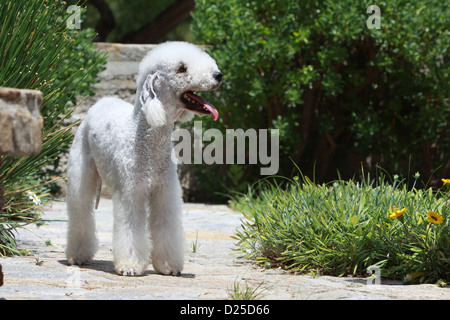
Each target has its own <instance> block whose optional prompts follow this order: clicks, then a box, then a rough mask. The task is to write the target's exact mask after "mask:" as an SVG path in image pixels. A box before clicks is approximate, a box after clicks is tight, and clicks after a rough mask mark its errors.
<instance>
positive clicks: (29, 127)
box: [0, 88, 43, 156]
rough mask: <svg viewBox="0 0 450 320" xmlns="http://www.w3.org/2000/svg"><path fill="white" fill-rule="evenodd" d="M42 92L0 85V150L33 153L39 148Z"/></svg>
mask: <svg viewBox="0 0 450 320" xmlns="http://www.w3.org/2000/svg"><path fill="white" fill-rule="evenodd" d="M41 103H42V92H40V91H36V90H28V89H14V88H0V154H3V155H7V156H28V155H36V154H38V153H39V152H40V151H41V146H42V128H43V120H42V117H41V116H40V113H39V110H40V107H41Z"/></svg>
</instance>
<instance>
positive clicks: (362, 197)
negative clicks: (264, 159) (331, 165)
mask: <svg viewBox="0 0 450 320" xmlns="http://www.w3.org/2000/svg"><path fill="white" fill-rule="evenodd" d="M418 177H419V175H417V174H416V176H415V177H414V178H415V179H416V180H417V179H418ZM386 180H387V179H385V177H384V176H383V175H380V177H379V178H378V179H376V180H371V179H370V177H369V178H366V179H364V181H362V182H355V181H353V180H350V181H342V180H338V181H335V182H332V183H329V184H321V185H318V184H316V183H313V182H312V181H311V180H310V179H309V178H308V177H304V176H301V177H296V178H294V179H293V180H290V181H289V183H287V185H285V186H283V187H282V186H281V185H280V184H278V183H276V182H270V181H268V180H265V181H264V182H261V183H260V184H259V185H257V186H255V187H253V188H252V189H250V190H249V192H248V194H247V195H245V196H244V197H241V198H239V199H237V201H235V202H234V206H235V209H238V210H240V211H242V212H243V214H244V217H245V219H244V220H243V222H242V231H238V232H237V238H238V239H239V245H240V248H241V250H242V252H243V253H244V254H245V256H246V257H247V258H251V259H254V260H255V261H256V262H257V263H261V264H262V265H272V266H275V267H282V268H284V269H286V270H290V271H293V272H312V271H313V272H320V273H321V274H329V275H335V276H345V275H353V276H365V275H366V270H367V268H368V267H370V266H374V265H375V266H378V267H379V268H380V269H381V275H382V276H384V277H392V278H397V279H406V283H417V282H420V283H430V282H436V281H437V280H439V279H445V281H447V282H448V281H449V279H450V240H449V239H450V237H449V222H448V220H449V219H448V209H447V208H448V202H449V194H450V192H449V191H448V189H450V188H448V185H446V186H443V187H442V188H441V189H439V190H432V189H431V188H430V189H420V190H418V189H415V188H414V187H413V188H412V189H411V190H408V188H407V184H406V183H405V181H401V180H400V179H399V177H398V176H394V179H393V182H391V183H387V182H386ZM443 181H444V180H443ZM414 185H415V183H414ZM446 190H447V191H446ZM256 194H257V195H256ZM430 212H431V216H433V217H430ZM439 217H440V218H439Z"/></svg>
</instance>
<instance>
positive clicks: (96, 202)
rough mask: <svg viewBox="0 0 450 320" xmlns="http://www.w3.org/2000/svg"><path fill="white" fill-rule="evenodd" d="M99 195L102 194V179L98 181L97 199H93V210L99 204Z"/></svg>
mask: <svg viewBox="0 0 450 320" xmlns="http://www.w3.org/2000/svg"><path fill="white" fill-rule="evenodd" d="M101 193H102V179H98V184H97V198H96V199H95V210H97V208H98V204H99V203H100V194H101Z"/></svg>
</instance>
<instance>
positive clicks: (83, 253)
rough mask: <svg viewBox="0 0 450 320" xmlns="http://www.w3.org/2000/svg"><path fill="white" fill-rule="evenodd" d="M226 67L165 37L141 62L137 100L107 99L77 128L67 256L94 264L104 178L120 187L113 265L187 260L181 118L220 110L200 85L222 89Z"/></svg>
mask: <svg viewBox="0 0 450 320" xmlns="http://www.w3.org/2000/svg"><path fill="white" fill-rule="evenodd" d="M221 81H222V73H221V72H220V71H219V69H218V67H217V65H216V62H215V61H214V60H213V59H212V58H211V57H210V56H209V55H208V54H207V53H206V52H204V51H203V50H201V49H199V48H198V47H196V46H195V45H193V44H189V43H186V42H166V43H164V44H161V45H159V46H157V47H155V48H154V49H153V50H151V51H150V52H149V53H148V54H147V55H146V56H145V58H144V59H143V60H142V62H141V64H140V66H139V73H138V78H137V96H136V103H135V105H134V107H133V105H131V104H129V103H126V102H124V101H122V100H119V99H117V98H103V99H101V100H100V101H98V102H97V103H96V104H95V105H94V106H93V107H92V108H90V109H89V112H88V113H87V116H86V118H85V119H84V121H83V122H82V123H81V125H80V127H79V129H78V130H77V132H76V135H75V138H74V141H73V145H72V147H71V150H70V154H69V163H68V169H67V178H68V181H67V199H66V200H67V211H68V216H69V220H68V224H69V225H68V231H67V246H66V255H67V260H68V263H69V264H70V265H71V264H79V265H83V264H86V263H89V262H90V261H91V260H92V259H93V257H94V254H95V253H96V251H97V249H98V240H97V237H96V230H95V217H94V203H95V199H96V195H97V201H98V194H99V190H100V189H101V184H102V181H103V182H104V183H106V184H108V185H109V186H110V187H111V188H112V191H113V215H114V226H113V256H114V267H115V269H116V271H117V273H118V274H121V275H128V276H131V275H142V274H143V273H144V271H145V270H146V267H147V266H148V264H149V263H150V259H151V262H152V264H153V267H154V269H155V270H156V271H157V272H159V273H161V274H165V275H180V274H181V271H182V270H183V265H184V251H185V244H184V231H183V226H182V211H181V204H182V197H181V187H180V183H179V180H178V176H177V171H176V164H175V163H174V162H173V161H172V160H171V151H172V142H171V133H172V130H173V125H174V122H175V121H177V120H178V121H186V120H189V119H191V118H192V117H193V115H194V114H197V115H211V116H212V118H213V119H214V120H216V119H217V118H218V116H219V114H218V111H217V110H216V109H215V108H214V107H213V106H212V105H211V104H210V103H208V102H207V101H206V100H204V99H203V98H201V97H200V96H198V95H196V94H195V92H196V91H209V90H214V89H217V88H218V87H219V85H220V83H221Z"/></svg>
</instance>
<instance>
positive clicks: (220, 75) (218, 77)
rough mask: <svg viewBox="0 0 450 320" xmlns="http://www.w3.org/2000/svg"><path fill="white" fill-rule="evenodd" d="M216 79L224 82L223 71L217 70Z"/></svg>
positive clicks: (214, 75)
mask: <svg viewBox="0 0 450 320" xmlns="http://www.w3.org/2000/svg"><path fill="white" fill-rule="evenodd" d="M213 77H214V79H216V80H217V82H219V83H220V82H222V78H223V73H222V72H220V71H217V72H216V73H214V74H213Z"/></svg>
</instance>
